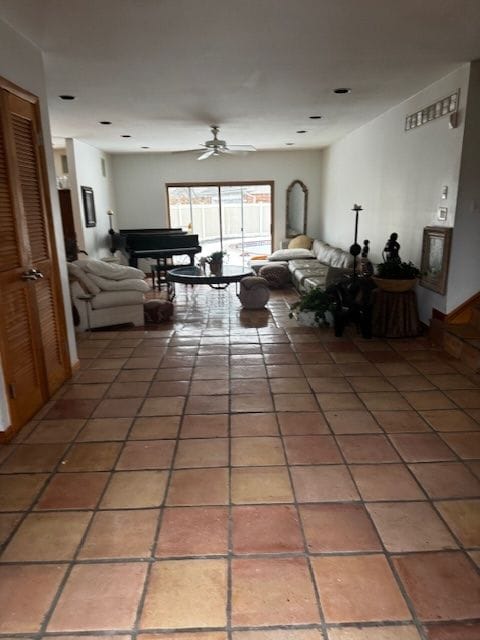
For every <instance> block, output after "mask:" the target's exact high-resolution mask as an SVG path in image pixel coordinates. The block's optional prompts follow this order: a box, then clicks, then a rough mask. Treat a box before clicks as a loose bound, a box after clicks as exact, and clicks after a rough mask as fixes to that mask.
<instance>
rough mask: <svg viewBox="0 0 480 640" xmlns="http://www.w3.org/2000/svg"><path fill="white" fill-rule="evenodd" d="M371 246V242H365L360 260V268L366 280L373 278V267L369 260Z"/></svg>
mask: <svg viewBox="0 0 480 640" xmlns="http://www.w3.org/2000/svg"><path fill="white" fill-rule="evenodd" d="M369 245H370V240H364V241H363V248H362V255H361V258H360V266H361V272H362V276H363V277H364V278H370V276H373V265H372V263H371V262H370V260H369V259H368V252H369V251H370V246H369Z"/></svg>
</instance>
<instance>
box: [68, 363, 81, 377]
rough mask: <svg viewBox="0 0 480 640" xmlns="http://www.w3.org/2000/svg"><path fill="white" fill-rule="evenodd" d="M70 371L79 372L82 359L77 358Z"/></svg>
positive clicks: (72, 372)
mask: <svg viewBox="0 0 480 640" xmlns="http://www.w3.org/2000/svg"><path fill="white" fill-rule="evenodd" d="M70 371H71V374H72V376H73V374H75V373H78V372H79V371H80V360H76V361H75V362H74V363H73V364H71V365H70Z"/></svg>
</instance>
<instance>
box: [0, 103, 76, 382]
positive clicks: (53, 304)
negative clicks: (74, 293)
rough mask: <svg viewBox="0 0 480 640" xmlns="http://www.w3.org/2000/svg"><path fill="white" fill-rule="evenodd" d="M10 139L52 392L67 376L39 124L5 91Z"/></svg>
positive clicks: (27, 105) (33, 113)
mask: <svg viewBox="0 0 480 640" xmlns="http://www.w3.org/2000/svg"><path fill="white" fill-rule="evenodd" d="M8 101H9V110H10V116H11V122H12V137H13V141H14V146H15V155H16V162H17V166H18V177H19V190H20V196H19V198H20V206H21V209H22V210H23V215H24V219H25V224H26V228H27V236H28V244H29V254H30V265H31V266H32V267H33V268H35V269H36V270H37V271H39V272H40V273H41V274H42V275H43V278H39V279H38V280H36V281H34V290H35V294H36V301H37V311H38V318H39V325H40V332H41V338H42V351H43V357H44V361H45V368H46V373H47V386H48V392H49V394H52V393H53V392H54V391H56V390H57V389H58V388H59V386H60V385H61V384H62V383H63V381H64V380H65V378H66V377H67V375H68V364H67V352H66V342H65V327H64V321H63V309H62V300H61V296H60V288H59V282H58V276H57V272H56V269H55V268H54V253H53V242H52V240H53V238H52V237H51V225H49V218H48V216H47V211H48V208H47V201H46V193H45V187H44V183H43V181H42V169H43V165H42V158H41V156H40V154H39V145H38V140H39V127H38V123H37V120H36V110H35V105H33V104H31V103H30V102H28V101H26V100H22V99H21V98H18V97H17V96H15V95H12V94H9V96H8Z"/></svg>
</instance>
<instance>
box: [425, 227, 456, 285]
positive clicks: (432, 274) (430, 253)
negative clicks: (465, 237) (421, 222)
mask: <svg viewBox="0 0 480 640" xmlns="http://www.w3.org/2000/svg"><path fill="white" fill-rule="evenodd" d="M451 243H452V228H451V227H425V228H424V230H423V244H422V264H421V268H420V271H421V274H422V275H421V276H420V284H421V285H422V287H426V288H427V289H431V290H432V291H436V292H437V293H441V294H444V293H445V291H446V290H447V275H448V263H449V260H450V245H451Z"/></svg>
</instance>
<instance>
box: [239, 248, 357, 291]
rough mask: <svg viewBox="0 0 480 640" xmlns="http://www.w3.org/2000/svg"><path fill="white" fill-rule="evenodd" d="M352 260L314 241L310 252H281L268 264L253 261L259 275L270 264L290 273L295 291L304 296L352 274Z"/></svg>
mask: <svg viewBox="0 0 480 640" xmlns="http://www.w3.org/2000/svg"><path fill="white" fill-rule="evenodd" d="M353 260H354V258H353V256H352V255H351V254H350V253H348V251H344V250H343V249H339V248H338V247H332V246H330V245H329V244H327V243H326V242H323V240H314V241H313V243H312V245H311V249H288V248H287V249H279V250H278V251H275V252H274V253H272V255H270V256H269V257H268V259H267V260H252V261H251V262H250V266H251V268H252V269H253V270H254V271H255V272H256V273H258V272H259V271H260V269H261V267H262V266H264V265H267V264H277V265H278V264H281V265H284V266H285V267H286V268H287V269H288V270H289V272H290V278H291V281H292V284H293V285H294V286H295V288H296V289H297V290H298V291H299V292H300V293H303V292H305V291H309V290H310V289H313V288H314V287H318V286H320V287H322V289H326V288H327V287H329V286H330V285H332V284H335V283H337V282H339V281H340V280H341V279H342V277H343V276H344V275H347V274H351V273H352V271H353Z"/></svg>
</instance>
